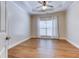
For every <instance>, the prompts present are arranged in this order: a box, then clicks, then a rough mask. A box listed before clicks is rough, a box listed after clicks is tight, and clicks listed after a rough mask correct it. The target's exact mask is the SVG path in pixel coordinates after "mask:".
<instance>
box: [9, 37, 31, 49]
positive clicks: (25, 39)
mask: <svg viewBox="0 0 79 59" xmlns="http://www.w3.org/2000/svg"><path fill="white" fill-rule="evenodd" d="M30 38H31V37H29V38H25V39H22V40H21V41H19V42H17V43H15V44H13V45H11V46H9V47H8V49H10V48H12V47H15V46H16V45H18V44H20V43H22V42H24V41H26V40H28V39H30Z"/></svg>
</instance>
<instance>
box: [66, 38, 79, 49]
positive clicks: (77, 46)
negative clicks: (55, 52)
mask: <svg viewBox="0 0 79 59" xmlns="http://www.w3.org/2000/svg"><path fill="white" fill-rule="evenodd" d="M66 41H68V42H69V43H70V44H72V45H73V46H75V47H76V48H78V49H79V45H77V44H75V43H74V42H72V41H70V40H68V39H67V40H66Z"/></svg>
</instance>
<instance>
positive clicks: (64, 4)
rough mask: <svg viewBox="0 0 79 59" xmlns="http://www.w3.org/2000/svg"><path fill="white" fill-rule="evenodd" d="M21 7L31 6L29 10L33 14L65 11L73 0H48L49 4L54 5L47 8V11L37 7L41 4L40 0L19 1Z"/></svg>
mask: <svg viewBox="0 0 79 59" xmlns="http://www.w3.org/2000/svg"><path fill="white" fill-rule="evenodd" d="M19 4H20V5H21V7H23V8H25V9H26V10H27V8H26V6H28V7H29V12H30V13H31V14H45V13H54V12H59V11H64V10H66V9H67V8H68V7H69V6H70V5H71V4H72V1H48V4H49V5H52V6H53V7H51V8H49V7H48V8H47V10H45V11H41V10H42V9H41V8H36V7H38V6H41V4H40V3H38V1H21V2H19Z"/></svg>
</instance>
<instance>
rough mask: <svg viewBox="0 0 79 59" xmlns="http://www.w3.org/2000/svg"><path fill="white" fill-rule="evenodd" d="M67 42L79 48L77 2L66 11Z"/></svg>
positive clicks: (78, 9) (78, 12) (78, 5)
mask: <svg viewBox="0 0 79 59" xmlns="http://www.w3.org/2000/svg"><path fill="white" fill-rule="evenodd" d="M67 40H68V41H69V42H70V43H72V44H73V45H74V46H76V47H78V48H79V2H74V3H73V4H72V5H71V6H70V7H69V9H68V10H67Z"/></svg>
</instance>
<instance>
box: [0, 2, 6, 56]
mask: <svg viewBox="0 0 79 59" xmlns="http://www.w3.org/2000/svg"><path fill="white" fill-rule="evenodd" d="M5 24H6V23H5V1H0V58H6V57H7V42H6V31H5V30H6V29H5V28H6V27H5Z"/></svg>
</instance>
